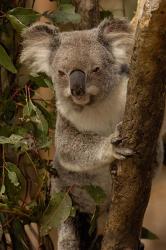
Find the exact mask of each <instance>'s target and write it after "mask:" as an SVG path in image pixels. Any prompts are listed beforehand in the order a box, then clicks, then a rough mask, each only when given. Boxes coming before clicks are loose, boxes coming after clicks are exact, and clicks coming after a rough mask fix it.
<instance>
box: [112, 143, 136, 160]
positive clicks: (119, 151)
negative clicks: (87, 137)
mask: <svg viewBox="0 0 166 250" xmlns="http://www.w3.org/2000/svg"><path fill="white" fill-rule="evenodd" d="M133 154H134V152H133V150H132V149H129V148H120V147H116V146H113V157H114V158H115V159H117V160H124V159H126V158H128V157H131V156H132V155H133Z"/></svg>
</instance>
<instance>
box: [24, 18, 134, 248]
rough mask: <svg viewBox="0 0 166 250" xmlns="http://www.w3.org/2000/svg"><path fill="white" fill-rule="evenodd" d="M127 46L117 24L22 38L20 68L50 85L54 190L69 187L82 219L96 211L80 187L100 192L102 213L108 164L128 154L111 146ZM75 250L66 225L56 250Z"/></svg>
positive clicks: (47, 28) (43, 29)
mask: <svg viewBox="0 0 166 250" xmlns="http://www.w3.org/2000/svg"><path fill="white" fill-rule="evenodd" d="M132 46H133V35H132V29H131V27H130V25H129V23H128V22H127V21H126V20H119V19H112V20H107V19H106V20H104V21H103V22H101V23H100V24H99V26H98V27H97V28H94V29H91V30H82V31H71V32H59V30H58V29H57V28H56V27H55V26H53V25H48V24H42V23H37V24H34V25H32V26H31V27H29V28H27V29H25V31H24V32H23V51H22V53H21V62H22V63H24V64H25V65H26V66H27V67H28V68H29V69H30V71H31V72H35V73H38V72H44V73H46V74H47V75H48V76H49V77H51V79H52V82H53V84H54V89H55V96H56V108H57V121H56V133H55V145H56V156H55V162H54V167H55V168H56V171H57V178H56V188H57V190H65V189H66V188H68V187H72V188H71V196H72V199H73V202H74V204H75V206H76V207H77V208H78V209H79V211H81V212H83V213H88V214H91V213H93V211H94V210H95V206H96V204H95V202H94V200H93V199H92V198H91V197H90V196H89V195H88V193H87V192H86V190H85V189H84V188H83V187H84V186H86V185H96V186H100V187H101V188H102V189H103V190H104V192H105V193H106V196H107V198H106V199H105V202H103V203H102V204H101V205H100V213H101V214H102V213H105V212H107V211H108V208H109V205H110V197H111V189H112V183H111V174H110V164H111V163H112V162H113V161H114V160H115V159H119V160H123V159H125V157H128V156H130V155H132V153H133V152H132V150H130V149H128V148H119V147H118V146H115V144H114V143H112V141H115V138H116V137H117V136H118V124H120V122H121V121H122V119H123V114H124V109H125V103H126V91H127V81H128V69H129V63H130V56H131V51H132ZM66 228H68V229H66ZM62 235H63V236H62ZM69 235H70V237H69ZM76 249H80V246H79V242H78V241H77V240H76V230H75V227H74V223H73V222H72V220H70V219H68V220H67V221H66V222H65V223H64V224H63V225H62V226H61V227H60V228H59V240H58V250H76ZM84 249H88V248H86V247H84Z"/></svg>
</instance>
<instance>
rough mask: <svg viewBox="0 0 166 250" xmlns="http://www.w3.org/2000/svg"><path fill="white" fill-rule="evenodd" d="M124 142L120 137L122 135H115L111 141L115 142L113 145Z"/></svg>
mask: <svg viewBox="0 0 166 250" xmlns="http://www.w3.org/2000/svg"><path fill="white" fill-rule="evenodd" d="M121 142H122V139H121V138H120V137H118V136H117V137H113V138H111V143H112V144H113V145H118V144H120V143H121Z"/></svg>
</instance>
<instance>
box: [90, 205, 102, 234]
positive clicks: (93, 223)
mask: <svg viewBox="0 0 166 250" xmlns="http://www.w3.org/2000/svg"><path fill="white" fill-rule="evenodd" d="M98 216H99V207H97V206H96V209H95V211H94V213H93V215H92V217H91V221H90V228H89V231H88V233H89V235H92V234H93V232H94V231H95V229H96V228H97V219H98Z"/></svg>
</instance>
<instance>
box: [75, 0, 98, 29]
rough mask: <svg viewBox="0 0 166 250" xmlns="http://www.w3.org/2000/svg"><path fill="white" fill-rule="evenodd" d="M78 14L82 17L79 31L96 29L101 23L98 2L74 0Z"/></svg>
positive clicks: (94, 0) (93, 0) (95, 0)
mask: <svg viewBox="0 0 166 250" xmlns="http://www.w3.org/2000/svg"><path fill="white" fill-rule="evenodd" d="M73 3H74V5H75V8H76V12H77V13H79V14H80V15H81V22H80V24H79V27H78V28H79V29H82V30H83V29H91V28H94V27H96V26H97V25H98V24H99V21H100V12H99V1H98V0H73Z"/></svg>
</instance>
